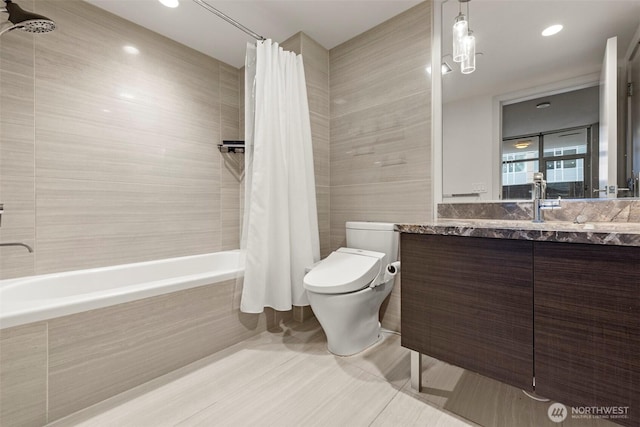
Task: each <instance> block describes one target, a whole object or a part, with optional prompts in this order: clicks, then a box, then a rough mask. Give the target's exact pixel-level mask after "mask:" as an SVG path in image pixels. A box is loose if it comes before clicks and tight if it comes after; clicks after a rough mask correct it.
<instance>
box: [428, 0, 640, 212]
mask: <svg viewBox="0 0 640 427" xmlns="http://www.w3.org/2000/svg"><path fill="white" fill-rule="evenodd" d="M438 8H440V10H439V12H440V19H441V22H440V23H441V26H440V27H441V55H442V62H443V65H445V64H446V67H449V68H451V70H452V71H451V72H449V73H447V74H444V71H445V68H446V67H445V66H443V74H442V76H441V81H442V147H441V149H442V201H443V202H448V203H451V202H453V203H455V202H469V201H487V200H500V199H528V198H530V193H529V191H530V185H529V183H530V182H531V181H530V178H529V175H527V172H528V171H529V170H530V169H526V167H529V166H530V167H531V168H532V167H533V166H534V163H536V165H535V167H537V168H538V169H539V170H542V171H544V172H545V177H546V179H547V180H548V181H549V180H552V181H553V180H555V182H556V184H555V185H551V186H549V188H550V190H551V192H550V193H549V194H548V196H550V197H553V196H554V195H562V196H563V197H571V198H585V197H606V196H609V197H612V195H611V194H609V195H607V194H601V193H599V192H598V190H600V186H604V187H607V186H608V185H610V184H602V183H599V182H597V179H596V178H597V177H598V174H600V175H603V174H606V170H607V166H606V165H607V164H611V163H610V162H612V161H613V162H614V166H615V168H612V169H617V171H618V172H617V175H616V177H615V178H613V179H612V180H613V181H615V182H614V183H613V184H614V185H616V188H615V194H614V195H613V197H615V196H617V197H628V196H632V194H631V192H625V191H624V190H622V189H623V188H627V184H628V182H629V181H628V180H629V178H632V172H633V173H634V174H635V177H637V176H638V173H639V172H640V108H639V104H640V102H639V101H638V99H640V71H639V69H640V53H639V52H638V51H639V50H640V49H638V44H639V43H640V2H636V1H625V0H621V1H617V0H598V1H566V2H559V1H547V0H542V1H541V0H518V1H501V0H471V1H469V2H459V1H458V0H444V1H441V2H439V3H437V4H436V13H438ZM461 11H462V13H463V14H465V15H467V19H468V21H469V28H470V29H471V30H473V32H474V35H475V38H476V55H475V59H476V69H475V71H474V72H472V73H470V74H462V73H461V66H460V65H461V64H460V63H457V62H454V61H453V57H452V44H453V37H452V33H453V32H452V28H453V24H454V20H455V18H456V16H457V15H458V14H459V13H460V12H461ZM554 24H561V25H562V26H563V29H562V30H561V31H560V32H559V33H557V34H555V35H553V36H548V37H545V36H542V34H541V33H542V31H543V30H544V29H545V28H547V27H549V26H551V25H554ZM613 37H615V38H616V41H617V46H615V47H614V48H613V51H614V52H615V53H613V54H610V56H613V58H614V60H616V59H617V67H616V68H615V70H616V71H615V74H616V75H615V79H614V82H615V83H614V86H615V89H616V90H615V92H617V98H616V100H615V101H614V102H613V104H615V108H613V112H614V113H615V116H613V117H614V119H613V122H615V123H611V125H613V124H615V125H617V128H618V130H617V132H616V135H615V136H614V137H613V138H610V139H611V140H613V141H614V142H615V144H616V149H615V150H614V151H613V152H611V150H610V151H609V152H602V150H601V147H599V145H598V141H599V140H601V139H604V138H605V136H606V135H603V131H602V129H601V124H602V123H601V122H604V120H603V118H602V117H600V114H601V113H602V111H601V110H602V109H603V107H602V106H601V105H599V102H600V98H601V94H600V92H601V90H602V89H601V87H600V81H601V78H602V77H603V76H601V72H602V70H603V68H605V67H603V61H604V57H605V51H606V49H607V45H608V40H609V39H612V38H613ZM610 50H611V49H610ZM629 80H631V81H634V80H635V81H636V82H637V83H636V90H635V92H636V94H635V96H634V97H631V98H628V97H627V96H626V92H627V82H628V81H629ZM436 81H437V79H436ZM563 98H567V99H563ZM594 99H597V100H598V105H596V106H595V107H594V104H593V102H594ZM545 102H550V105H549V106H548V108H536V106H537V105H538V104H541V103H545ZM505 109H506V110H505ZM515 110H518V114H519V116H518V121H519V123H520V124H524V125H523V129H527V130H526V131H522V132H521V133H519V134H514V133H513V127H514V126H513V125H512V124H511V123H510V122H509V120H510V114H511V116H513V115H514V114H515V113H514V111H515ZM505 111H506V113H505ZM527 111H528V113H527ZM539 116H544V117H546V118H545V120H547V121H549V120H551V121H552V122H553V125H550V124H549V123H546V124H545V125H544V126H541V127H540V128H539V129H536V130H532V128H531V126H529V125H531V124H533V123H535V122H536V121H537V120H538V118H539ZM505 118H506V119H507V122H506V123H504V120H505ZM610 127H611V128H612V129H615V126H610ZM533 128H535V126H534V127H533ZM505 130H506V131H505ZM605 133H606V130H605ZM571 134H577V135H571ZM527 139H530V141H529V142H526V143H525V142H524V141H525V140H527ZM579 139H580V141H578V140H579ZM520 140H522V141H520ZM594 141H595V142H594ZM518 142H520V147H522V146H523V144H529V145H527V147H525V148H516V147H515V144H518ZM574 142H575V143H574ZM569 143H570V144H569ZM509 144H511V145H509ZM521 150H524V151H521ZM525 152H529V154H528V156H529V158H527V156H523V154H524V153H525ZM534 154H535V157H536V158H535V159H534V158H531V156H534ZM552 157H553V158H552ZM634 158H635V159H634ZM518 160H521V162H520V163H518ZM603 161H604V162H605V163H604V164H603ZM505 162H506V163H505ZM523 162H525V163H526V164H525V163H523ZM607 162H608V163H607ZM634 162H635V163H634ZM603 171H604V172H603ZM592 178H593V179H592ZM509 179H513V180H516V181H509ZM503 181H504V182H503ZM515 182H517V183H518V184H517V185H521V186H522V187H520V188H517V187H513V188H510V189H504V188H503V184H510V183H511V184H513V185H516V184H515ZM578 183H580V184H578ZM510 190H511V191H510ZM551 193H553V194H551Z"/></svg>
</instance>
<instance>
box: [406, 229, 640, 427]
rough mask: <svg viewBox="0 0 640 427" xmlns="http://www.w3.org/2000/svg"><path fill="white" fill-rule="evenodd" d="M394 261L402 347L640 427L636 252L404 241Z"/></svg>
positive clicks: (448, 239) (452, 239)
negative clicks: (611, 411)
mask: <svg viewBox="0 0 640 427" xmlns="http://www.w3.org/2000/svg"><path fill="white" fill-rule="evenodd" d="M401 254H402V294H401V310H402V311H401V313H402V317H401V327H402V345H403V346H404V347H407V348H409V349H411V350H415V351H417V352H419V353H424V354H427V355H429V356H433V357H435V358H437V359H440V360H443V361H446V362H448V363H451V364H454V365H457V366H460V367H463V368H466V369H469V370H472V371H474V372H477V373H480V374H482V375H486V376H488V377H491V378H495V379H497V380H500V381H502V382H505V383H508V384H511V385H514V386H516V387H520V388H522V389H526V390H532V389H533V387H532V380H533V377H534V375H535V383H536V384H535V391H536V393H537V394H539V395H541V396H545V397H548V398H550V399H552V400H554V401H559V402H562V403H564V404H566V405H569V406H574V407H586V406H591V407H593V406H595V407H614V406H615V407H629V410H628V411H629V413H628V418H626V419H624V418H622V419H616V420H613V421H616V422H618V423H620V424H623V425H629V426H639V425H640V247H625V246H613V245H595V244H578V243H557V242H533V241H525V240H509V239H491V238H476V237H458V236H441V235H431V234H410V233H403V234H402V237H401ZM534 349H535V350H534Z"/></svg>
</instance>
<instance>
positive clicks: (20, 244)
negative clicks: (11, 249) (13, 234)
mask: <svg viewBox="0 0 640 427" xmlns="http://www.w3.org/2000/svg"><path fill="white" fill-rule="evenodd" d="M0 246H22V247H25V248H27V250H28V251H29V253H31V252H33V248H31V246H29V245H27V244H25V243H0Z"/></svg>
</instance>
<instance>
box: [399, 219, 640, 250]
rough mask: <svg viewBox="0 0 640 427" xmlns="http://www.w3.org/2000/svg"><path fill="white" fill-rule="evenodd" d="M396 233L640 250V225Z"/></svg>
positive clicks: (421, 227)
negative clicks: (605, 246) (627, 247)
mask: <svg viewBox="0 0 640 427" xmlns="http://www.w3.org/2000/svg"><path fill="white" fill-rule="evenodd" d="M396 230H397V231H400V232H402V233H413V234H440V235H445V236H466V237H487V238H495V239H514V240H536V241H546V242H565V243H589V244H598V245H618V246H637V247H640V223H629V222H624V223H616V222H591V223H585V224H577V223H572V222H564V221H547V222H543V223H533V222H531V221H513V220H491V219H481V220H473V219H446V220H445V219H441V220H438V221H434V222H429V223H423V224H396Z"/></svg>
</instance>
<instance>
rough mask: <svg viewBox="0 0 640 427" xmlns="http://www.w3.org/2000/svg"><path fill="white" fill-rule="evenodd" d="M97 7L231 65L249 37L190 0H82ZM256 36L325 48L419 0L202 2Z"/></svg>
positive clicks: (241, 61) (239, 61) (238, 58)
mask: <svg viewBox="0 0 640 427" xmlns="http://www.w3.org/2000/svg"><path fill="white" fill-rule="evenodd" d="M87 1H88V2H89V3H92V4H94V5H96V6H98V7H100V8H102V9H105V10H107V11H109V12H111V13H113V14H115V15H118V16H121V17H123V18H125V19H127V20H129V21H132V22H135V23H136V24H139V25H141V26H143V27H146V28H148V29H150V30H152V31H155V32H157V33H160V34H162V35H164V36H166V37H169V38H170V39H173V40H175V41H177V42H179V43H182V44H184V45H187V46H189V47H191V48H193V49H196V50H198V51H200V52H203V53H205V54H207V55H209V56H212V57H214V58H216V59H219V60H221V61H223V62H226V63H227V64H230V65H233V66H234V67H238V68H239V67H242V66H243V65H244V56H245V49H246V44H247V42H252V41H254V39H253V38H252V37H250V36H248V35H246V34H245V33H243V32H242V31H240V30H239V29H237V28H235V27H234V26H232V25H231V24H229V23H227V22H225V21H223V20H222V19H221V18H219V17H217V16H216V15H214V14H213V13H211V12H209V11H207V10H205V9H204V8H202V7H201V6H199V5H198V4H196V3H194V2H193V1H192V0H180V6H178V7H177V8H175V9H171V8H167V7H165V6H163V5H162V4H160V2H158V0H87ZM205 1H206V2H207V3H208V4H210V5H211V6H213V7H215V8H216V9H218V10H220V11H221V12H223V13H225V14H226V15H228V16H229V17H231V18H232V19H235V20H236V21H237V22H239V23H241V24H242V25H244V26H245V27H247V28H249V29H250V30H252V31H254V32H256V33H258V34H259V35H261V36H263V37H265V38H270V39H272V40H274V41H277V42H282V41H284V40H286V39H288V38H289V37H291V36H292V35H294V34H296V33H297V32H298V31H304V32H305V33H306V34H308V35H309V36H310V37H311V38H312V39H314V40H316V41H317V42H318V43H320V44H321V45H323V46H324V47H325V48H327V49H331V48H333V47H335V46H337V45H339V44H340V43H343V42H345V41H347V40H349V39H351V38H353V37H354V36H357V35H358V34H361V33H362V32H364V31H366V30H368V29H369V28H372V27H374V26H376V25H378V24H380V23H382V22H384V21H386V20H387V19H389V18H391V17H393V16H395V15H397V14H399V13H401V12H403V11H405V10H407V9H409V8H410V7H412V6H414V5H416V4H418V3H420V0H346V1H345V0H342V1H335V0H333V1H332V0H284V1H283V0H279V1H274V0H235V1H216V0H205Z"/></svg>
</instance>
